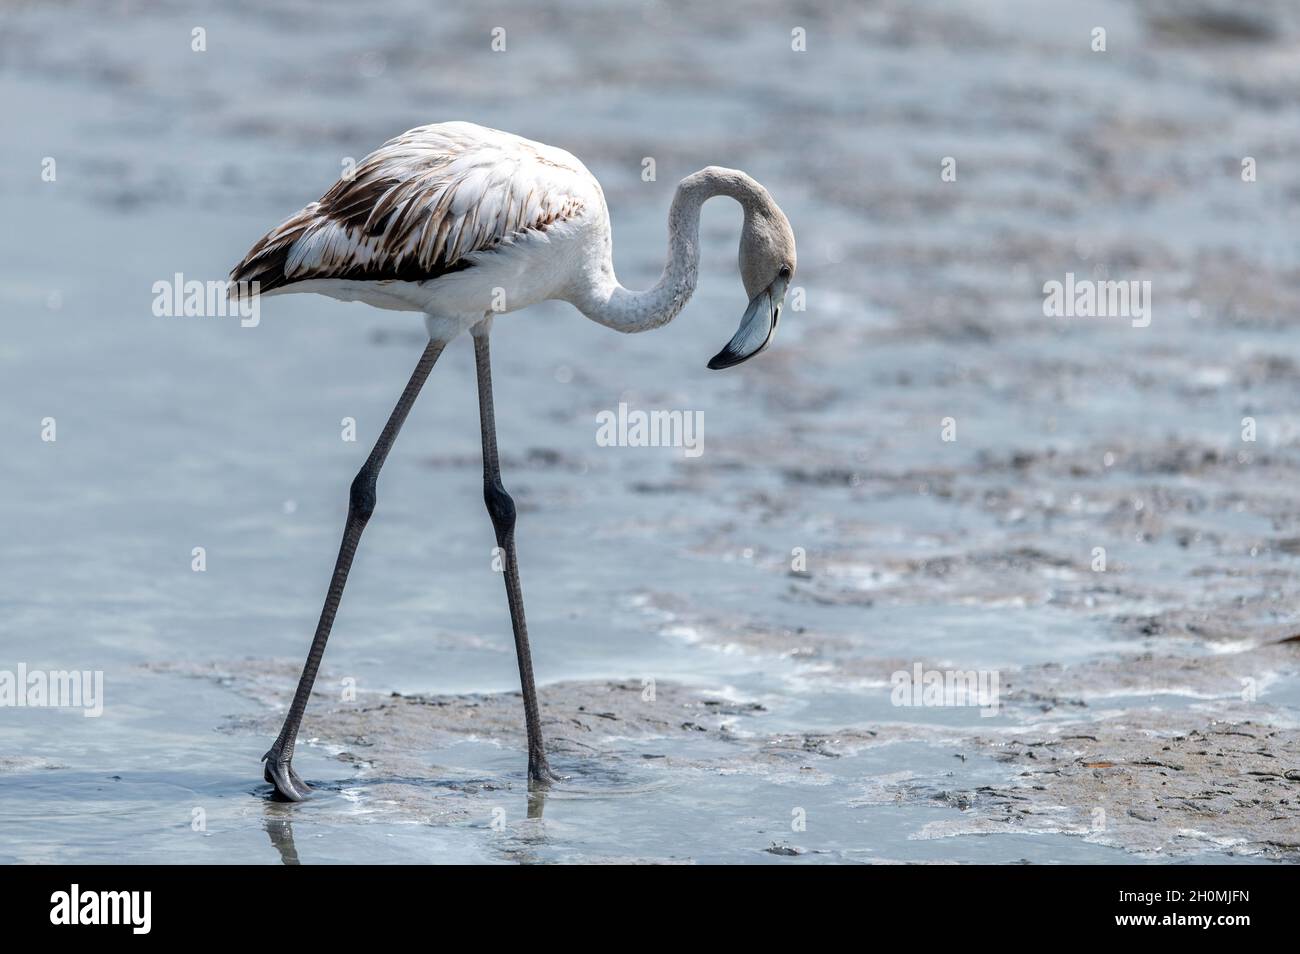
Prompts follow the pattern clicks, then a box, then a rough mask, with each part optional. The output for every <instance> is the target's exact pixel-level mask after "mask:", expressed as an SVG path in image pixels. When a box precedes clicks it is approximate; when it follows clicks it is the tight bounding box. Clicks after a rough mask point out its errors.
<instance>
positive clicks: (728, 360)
mask: <svg viewBox="0 0 1300 954" xmlns="http://www.w3.org/2000/svg"><path fill="white" fill-rule="evenodd" d="M743 360H744V358H740V357H738V356H737V355H734V354H732V353H731V352H730V351H728V350H727V349H726V348H723V349H722V350H721V351H719V352H718V353H717V354H715V355H714V356H713V357H712V358H710V359H709V370H710V371H721V370H722V369H723V368H730V367H732V366H733V365H737V364H740V362H741V361H743Z"/></svg>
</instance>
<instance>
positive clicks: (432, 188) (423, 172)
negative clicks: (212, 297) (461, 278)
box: [230, 123, 590, 292]
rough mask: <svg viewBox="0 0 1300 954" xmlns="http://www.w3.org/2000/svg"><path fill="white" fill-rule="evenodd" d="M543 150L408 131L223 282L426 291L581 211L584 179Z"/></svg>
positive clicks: (454, 129) (490, 134)
mask: <svg viewBox="0 0 1300 954" xmlns="http://www.w3.org/2000/svg"><path fill="white" fill-rule="evenodd" d="M545 148H547V147H538V146H537V144H534V143H530V142H529V141H528V140H525V139H520V138H518V137H516V136H510V135H508V134H506V133H500V132H497V131H496V130H488V129H483V128H482V127H477V126H470V125H468V124H460V123H448V124H443V125H435V126H421V127H419V128H417V129H412V130H411V131H409V132H407V133H404V134H403V135H401V136H398V137H397V138H396V139H393V140H391V141H389V142H388V143H386V144H384V145H383V146H382V147H380V148H379V149H378V150H376V151H375V152H373V153H371V154H370V155H369V156H367V157H366V158H365V159H363V160H362V161H361V162H360V163H359V164H358V165H357V167H356V170H355V174H354V175H353V176H351V177H350V178H347V179H341V180H339V181H338V182H336V183H335V184H334V185H333V186H332V187H331V188H330V190H329V191H328V192H326V193H325V195H324V196H322V197H321V199H320V201H318V202H313V203H312V204H311V205H309V206H307V207H306V208H304V209H303V210H302V211H300V212H298V213H297V214H296V215H294V216H293V217H292V218H290V219H288V220H287V221H285V222H283V223H282V224H281V225H279V226H277V227H276V228H275V229H273V230H271V232H269V233H268V234H267V235H265V236H263V237H262V238H261V239H260V240H259V241H258V242H257V244H256V245H254V246H253V247H252V249H250V250H249V252H248V254H247V255H246V256H245V257H244V260H243V261H242V262H240V263H239V264H238V265H237V266H235V268H234V270H233V271H232V272H231V275H230V277H231V280H232V281H233V282H254V281H256V282H258V283H259V288H260V290H261V291H264V292H265V291H272V290H274V289H276V288H281V287H284V286H286V285H291V284H294V283H295V282H301V281H307V280H310V279H321V278H333V279H352V280H363V281H412V282H419V281H428V280H430V279H434V278H438V277H439V276H441V275H446V274H448V273H450V272H456V271H460V270H462V269H465V268H469V267H471V266H472V265H473V261H472V260H470V259H469V258H467V256H469V255H471V254H472V253H474V252H482V251H487V250H489V249H492V248H496V247H497V246H499V245H501V244H502V243H506V242H510V241H513V240H514V239H516V238H517V237H518V236H519V235H522V234H524V233H526V232H529V231H539V230H545V229H546V228H547V227H549V226H550V225H552V224H554V223H555V222H559V221H564V220H565V219H569V218H572V217H574V216H577V215H580V214H581V213H582V212H583V211H584V210H585V208H586V207H587V198H586V196H587V194H588V192H587V189H586V186H587V183H588V181H589V180H590V177H589V175H588V173H587V172H586V170H585V169H582V168H581V166H580V165H577V166H576V167H575V166H574V165H569V164H566V163H564V162H562V161H557V160H556V158H555V156H554V151H552V153H551V154H548V155H545V156H544V155H542V154H541V153H540V152H539V151H538V150H539V149H545ZM575 162H576V161H575Z"/></svg>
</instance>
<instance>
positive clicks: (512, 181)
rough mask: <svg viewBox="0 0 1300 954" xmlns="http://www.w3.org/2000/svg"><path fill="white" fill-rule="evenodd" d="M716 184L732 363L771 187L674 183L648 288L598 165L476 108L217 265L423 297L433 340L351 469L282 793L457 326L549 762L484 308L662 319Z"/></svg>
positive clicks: (758, 301) (256, 278) (760, 337)
mask: <svg viewBox="0 0 1300 954" xmlns="http://www.w3.org/2000/svg"><path fill="white" fill-rule="evenodd" d="M715 195H725V196H730V197H731V198H733V199H735V200H736V201H737V202H739V203H740V205H741V207H742V208H743V209H744V215H745V218H744V224H743V226H742V228H741V233H740V275H741V279H742V281H743V282H744V285H745V292H746V294H747V295H748V297H749V307H748V308H747V309H746V310H745V314H744V317H743V318H741V321H740V327H739V329H738V330H737V331H736V334H735V335H734V336H733V337H732V339H731V340H730V341H729V342H728V343H727V345H726V346H725V347H724V348H723V349H722V350H721V351H719V352H718V353H717V354H716V355H715V356H714V357H713V359H712V360H710V361H709V367H710V368H713V369H719V368H729V367H731V366H733V365H737V364H740V363H741V362H742V361H746V360H748V359H749V358H752V357H753V356H754V355H756V354H758V353H759V352H760V351H762V350H763V349H765V348H766V347H767V346H768V344H770V343H771V341H772V336H773V334H774V333H775V332H776V326H777V321H778V320H779V319H780V316H781V305H782V303H783V302H784V300H785V293H786V288H787V287H788V285H789V283H790V279H791V276H792V275H793V274H794V270H795V246H794V233H793V232H792V231H791V229H790V223H789V221H788V220H787V219H786V217H785V214H784V213H783V212H782V211H781V209H780V208H778V207H777V204H776V203H775V202H774V201H772V197H771V196H770V195H769V194H768V192H767V190H766V189H764V188H763V187H762V186H761V185H759V184H758V183H757V182H755V181H754V180H753V179H751V178H750V177H749V176H747V175H746V174H745V173H743V172H739V171H737V170H735V169H723V168H720V167H718V166H709V167H708V168H706V169H701V170H700V171H699V172H696V173H694V174H693V175H689V176H687V177H686V178H685V179H683V180H682V181H681V182H680V183H679V184H678V186H677V191H676V194H675V195H674V196H673V203H672V208H671V210H670V211H669V213H668V264H667V265H665V266H664V270H663V274H662V275H661V276H660V278H659V281H658V282H657V283H656V284H655V285H654V287H653V288H650V289H649V290H647V291H642V292H634V291H629V290H628V289H626V288H624V287H623V286H622V285H620V284H619V282H618V279H617V278H616V277H615V275H614V266H613V260H612V249H613V242H612V239H611V236H610V228H609V212H608V210H607V209H606V207H605V197H604V194H603V193H602V192H601V188H600V183H599V182H597V181H596V179H595V178H594V177H593V176H592V174H591V173H590V172H588V171H587V169H586V167H585V166H583V164H582V163H581V162H579V161H578V160H577V159H576V158H574V157H573V156H572V155H570V154H569V153H567V152H565V151H564V150H562V149H557V148H555V147H553V146H547V145H544V144H542V143H539V142H532V141H530V140H528V139H522V138H520V137H519V136H514V135H511V134H510V133H505V132H500V131H499V130H495V129H487V128H485V127H483V126H476V125H474V124H472V123H464V122H451V123H439V124H436V125H430V126H420V127H417V128H416V129H412V130H410V131H409V132H407V133H404V134H402V135H401V136H398V137H397V138H396V139H393V140H390V141H389V142H387V143H385V144H384V145H383V146H381V147H380V148H379V149H378V150H376V151H375V152H373V153H371V154H370V155H369V156H367V157H366V158H365V159H363V160H362V161H361V162H360V163H359V164H358V165H357V166H356V169H355V174H354V175H352V176H349V177H347V178H345V179H341V180H339V181H338V182H336V183H335V184H334V185H333V187H331V188H330V190H329V191H328V192H326V193H325V195H324V197H322V198H321V199H320V201H318V202H313V203H311V204H310V205H308V206H307V207H306V208H304V209H303V210H302V211H301V212H298V213H297V214H296V215H294V216H292V217H291V218H290V219H288V220H287V221H285V222H284V223H283V224H281V225H279V226H277V227H276V228H274V229H272V230H271V231H270V232H269V233H267V234H266V235H265V236H264V237H263V238H262V239H261V240H259V241H258V242H257V244H256V245H254V246H253V248H252V250H251V251H249V253H248V255H246V256H245V257H244V260H243V261H242V262H240V263H239V264H238V265H237V266H235V268H234V270H233V271H232V272H231V275H230V277H231V280H232V282H234V283H253V282H256V283H257V285H255V286H254V285H251V284H250V285H247V286H245V285H240V284H236V285H232V288H234V289H240V290H241V291H239V292H232V294H236V293H240V294H244V293H248V294H252V293H260V294H263V295H267V294H279V293H281V292H318V293H320V294H323V295H328V296H329V297H331V298H337V299H341V300H343V301H361V302H365V303H366V304H369V305H374V306H375V307H378V308H386V309H393V310H398V311H414V312H420V313H422V314H423V315H424V322H425V326H426V328H427V329H428V333H429V343H428V345H427V346H426V347H425V349H424V353H423V354H422V355H421V356H420V361H419V363H418V364H417V365H416V367H415V372H414V373H413V374H412V375H411V379H410V381H408V382H407V385H406V389H405V390H404V391H403V392H402V396H401V398H399V399H398V402H397V406H396V407H395V408H394V409H393V413H392V415H391V416H390V417H389V418H388V423H387V424H386V425H385V426H384V429H383V431H382V433H381V434H380V435H379V439H378V441H377V442H376V443H375V446H374V449H373V450H372V451H371V452H370V456H369V457H368V458H366V462H365V463H364V464H363V465H362V467H361V470H360V471H359V472H358V473H357V475H356V478H355V479H354V480H353V481H352V487H351V493H350V496H349V503H348V516H347V523H346V525H345V527H344V530H343V542H342V544H341V546H340V547H339V555H338V561H337V562H336V563H335V566H334V574H333V576H332V578H331V579H330V584H329V591H328V593H327V595H326V597H325V605H324V607H323V608H322V610H321V614H320V621H319V623H317V625H316V634H315V636H314V637H313V639H312V643H311V650H310V651H309V652H308V654H307V662H306V664H305V665H304V666H303V670H302V676H301V678H300V679H299V681H298V689H297V691H296V692H295V693H294V697H293V702H292V704H291V705H290V707H289V712H288V715H287V716H286V717H285V720H284V727H283V728H282V729H281V730H280V735H279V737H278V738H276V740H275V743H274V744H273V745H272V746H271V748H270V750H269V751H268V752H267V753H266V755H264V756H263V757H262V758H263V761H264V762H265V763H266V769H265V777H266V780H267V781H268V782H270V783H271V784H272V785H274V786H275V793H276V794H277V795H278V797H280V798H284V799H289V800H292V801H300V800H301V799H303V798H304V797H306V794H307V793H308V792H309V791H310V790H311V789H310V787H309V786H308V785H307V784H306V783H305V782H303V780H302V779H301V778H299V777H298V773H297V772H295V771H294V768H293V751H294V744H295V742H296V740H297V737H298V729H299V726H300V724H301V722H302V717H303V712H304V711H305V710H306V708H307V700H308V698H309V697H310V695H311V688H312V683H313V682H314V681H315V679H316V672H317V670H318V669H319V667H320V662H321V657H322V656H323V655H324V653H325V643H326V641H327V640H328V639H329V635H330V629H331V627H332V626H333V624H334V617H335V614H336V613H337V612H338V608H339V601H340V600H341V599H342V596H343V587H344V585H345V584H346V582H347V577H348V570H349V569H350V568H351V566H352V559H353V557H354V556H355V555H356V550H357V545H358V543H359V542H360V540H361V532H362V531H363V530H364V529H365V526H366V523H367V522H368V521H369V520H370V516H371V514H372V513H373V512H374V509H375V499H376V498H375V484H376V481H377V479H378V477H379V470H380V468H381V467H383V465H384V460H385V459H386V458H387V457H388V452H389V450H390V449H391V448H392V446H393V441H394V440H395V439H396V437H397V433H398V431H399V430H401V427H402V423H403V422H404V421H405V420H406V415H407V414H408V413H409V412H410V410H411V405H413V404H414V403H415V399H416V396H417V395H418V394H419V393H420V389H421V387H422V386H423V385H424V382H425V379H426V378H428V376H429V372H430V371H431V370H432V369H433V365H434V363H435V362H436V361H437V360H438V356H439V355H441V354H442V351H443V349H444V348H445V347H446V346H447V343H448V342H450V341H451V340H452V339H453V338H455V337H456V336H457V335H459V334H460V333H461V332H463V331H468V332H469V333H470V334H471V335H472V336H473V338H474V356H475V362H476V365H477V371H478V400H479V424H480V428H481V431H482V438H483V498H484V500H485V501H486V503H487V509H488V514H489V516H490V517H491V519H492V526H493V528H494V530H495V531H496V539H497V545H498V546H499V547H500V548H501V552H502V553H503V555H504V558H505V584H506V598H507V601H508V602H509V605H510V620H511V624H512V626H513V628H514V636H515V650H516V652H517V655H518V660H519V678H520V681H521V683H522V686H523V698H524V717H525V721H526V724H527V730H528V778H529V783H530V785H536V784H540V785H545V784H548V783H549V782H551V781H554V780H555V779H556V778H557V776H556V775H555V774H554V773H553V772H552V771H551V768H550V766H549V764H548V763H547V760H546V750H545V747H544V746H543V743H542V732H541V726H540V724H539V717H538V708H537V690H536V687H535V685H534V683H533V665H532V659H531V656H530V653H529V648H528V627H527V624H526V623H525V621H524V604H523V596H522V594H521V591H520V586H519V567H518V563H517V561H516V557H515V538H514V532H515V505H514V501H513V500H512V499H511V498H510V495H509V494H508V493H506V491H505V488H504V487H503V486H502V484H501V468H500V462H499V460H498V458H497V442H496V423H495V420H494V416H493V408H492V373H491V368H490V362H489V356H488V335H489V333H490V332H491V329H492V319H493V317H494V316H495V315H497V314H500V313H503V312H510V311H518V310H519V309H521V308H527V307H528V306H529V305H533V304H536V303H537V302H541V301H547V300H551V299H558V300H562V301H567V302H570V303H572V304H573V305H574V306H576V307H577V309H578V310H579V311H581V312H582V313H583V314H584V315H586V316H587V317H588V318H590V319H591V320H592V321H595V322H599V323H600V324H602V325H605V326H606V327H609V328H613V329H614V330H615V331H623V332H637V331H648V330H649V329H651V328H658V327H660V326H661V325H664V324H667V323H668V322H669V321H671V320H672V319H673V318H674V317H676V316H677V314H678V312H680V311H681V310H682V308H683V307H684V306H685V305H686V302H687V300H688V299H689V298H690V297H691V294H692V292H694V290H695V283H696V278H697V273H698V270H699V262H700V252H699V223H700V206H701V205H703V203H704V202H705V200H707V199H709V198H712V197H713V196H715Z"/></svg>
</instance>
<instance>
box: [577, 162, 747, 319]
mask: <svg viewBox="0 0 1300 954" xmlns="http://www.w3.org/2000/svg"><path fill="white" fill-rule="evenodd" d="M715 195H726V196H731V198H733V199H735V200H736V201H737V202H739V203H740V204H741V206H742V207H743V208H744V210H745V220H746V223H748V220H749V216H750V213H751V211H752V210H753V209H754V208H756V207H757V206H758V205H759V204H760V203H761V202H763V201H770V200H768V199H767V190H765V189H764V188H763V187H762V186H761V185H759V184H758V183H757V182H755V181H754V180H753V179H751V178H750V177H749V176H747V175H745V173H743V172H740V171H739V170H737V169H723V168H721V167H719V166H709V167H708V168H706V169H701V170H700V171H699V172H696V173H693V174H691V175H689V176H687V177H686V178H685V179H683V180H682V181H681V182H680V183H678V185H677V192H676V194H675V195H674V196H673V204H672V208H671V209H670V210H669V212H668V264H667V265H665V266H664V270H663V274H662V275H660V276H659V281H657V282H656V283H655V285H654V287H653V288H650V289H647V290H646V291H639V292H638V291H630V290H629V289H627V288H624V287H623V286H622V285H621V284H620V283H619V281H618V278H617V277H616V276H615V275H614V265H613V261H612V260H611V259H610V257H609V256H610V247H609V245H608V243H607V244H606V247H605V249H604V256H605V258H604V261H603V262H602V263H601V267H600V268H599V269H598V270H596V272H595V274H593V275H591V276H590V278H591V280H590V282H589V283H588V284H587V286H586V287H584V288H581V289H579V290H578V291H577V294H576V295H575V296H574V297H573V298H571V299H570V300H571V301H572V302H573V304H574V305H576V306H577V307H578V309H579V310H580V311H581V312H582V313H583V314H584V315H586V316H587V317H588V318H590V319H591V320H592V321H595V322H598V323H599V324H602V325H605V326H606V327H607V328H613V329H614V330H615V331H623V332H637V331H649V330H650V329H652V328H658V327H660V326H662V325H666V324H667V323H668V322H670V321H672V320H673V319H674V318H676V317H677V315H678V313H679V312H681V310H682V309H683V308H684V307H686V302H687V301H689V300H690V297H691V295H692V294H693V293H694V292H695V283H696V280H697V278H698V277H699V270H700V207H701V206H702V205H704V203H705V202H706V201H708V200H709V199H711V198H713V197H714V196H715Z"/></svg>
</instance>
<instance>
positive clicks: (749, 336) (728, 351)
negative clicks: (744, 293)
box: [709, 278, 788, 371]
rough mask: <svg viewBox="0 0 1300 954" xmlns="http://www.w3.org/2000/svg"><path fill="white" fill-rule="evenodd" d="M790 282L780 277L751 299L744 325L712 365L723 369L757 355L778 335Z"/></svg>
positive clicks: (716, 368) (743, 318) (742, 320)
mask: <svg viewBox="0 0 1300 954" xmlns="http://www.w3.org/2000/svg"><path fill="white" fill-rule="evenodd" d="M787 284H788V282H787V280H786V279H784V278H778V279H776V280H775V281H774V282H772V284H770V285H768V286H767V287H766V288H764V289H763V290H762V291H761V292H759V293H758V294H757V295H755V296H754V298H753V300H752V301H750V303H749V307H748V308H746V309H745V314H744V317H742V318H741V319H740V327H739V328H737V329H736V334H735V335H734V336H733V337H732V339H731V340H730V341H728V342H727V346H726V347H725V348H723V349H722V350H721V351H719V352H718V353H717V354H715V355H714V356H713V358H712V359H710V361H709V368H710V370H713V371H721V370H722V369H723V368H731V367H735V366H736V365H738V364H740V363H741V362H744V361H748V360H749V359H750V358H752V357H754V355H756V354H758V353H759V352H761V351H764V350H766V348H767V346H768V345H770V344H771V343H772V339H773V338H774V337H775V336H776V324H777V322H778V321H780V320H781V306H782V305H783V304H784V303H785V289H786V285H787Z"/></svg>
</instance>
